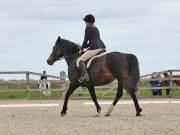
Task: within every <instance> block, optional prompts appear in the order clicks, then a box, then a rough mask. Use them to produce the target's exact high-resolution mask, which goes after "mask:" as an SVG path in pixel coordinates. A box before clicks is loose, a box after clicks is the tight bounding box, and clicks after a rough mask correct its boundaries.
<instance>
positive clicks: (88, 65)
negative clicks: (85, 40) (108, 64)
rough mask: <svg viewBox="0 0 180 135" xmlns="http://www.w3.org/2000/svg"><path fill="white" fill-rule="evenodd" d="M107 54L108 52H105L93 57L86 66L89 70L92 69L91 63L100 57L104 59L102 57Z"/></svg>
mask: <svg viewBox="0 0 180 135" xmlns="http://www.w3.org/2000/svg"><path fill="white" fill-rule="evenodd" d="M106 54H107V53H106V52H103V53H100V54H98V55H96V56H94V57H92V58H91V59H89V60H88V62H87V64H86V66H87V68H89V67H90V65H91V62H92V61H93V60H94V59H96V58H99V57H102V56H104V55H106Z"/></svg>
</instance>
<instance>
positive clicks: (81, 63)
mask: <svg viewBox="0 0 180 135" xmlns="http://www.w3.org/2000/svg"><path fill="white" fill-rule="evenodd" d="M79 68H80V70H81V78H80V79H79V81H80V82H89V81H90V78H89V75H88V72H87V69H86V64H85V62H84V61H82V60H81V61H79Z"/></svg>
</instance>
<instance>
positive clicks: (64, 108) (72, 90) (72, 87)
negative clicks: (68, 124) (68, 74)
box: [61, 82, 79, 116]
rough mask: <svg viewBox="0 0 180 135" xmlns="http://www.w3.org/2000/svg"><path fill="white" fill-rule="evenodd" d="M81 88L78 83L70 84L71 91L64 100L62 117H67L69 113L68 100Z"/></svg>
mask: <svg viewBox="0 0 180 135" xmlns="http://www.w3.org/2000/svg"><path fill="white" fill-rule="evenodd" d="M78 86H79V84H78V83H71V82H70V84H69V89H68V91H67V93H66V95H65V99H64V105H63V109H62V111H61V116H64V115H66V113H67V104H68V100H69V97H70V95H71V94H72V93H73V92H74V91H75V89H76V88H77V87H78Z"/></svg>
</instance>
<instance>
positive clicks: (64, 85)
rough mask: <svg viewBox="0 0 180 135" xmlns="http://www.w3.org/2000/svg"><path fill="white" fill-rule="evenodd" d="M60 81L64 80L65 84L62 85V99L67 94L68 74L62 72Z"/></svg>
mask: <svg viewBox="0 0 180 135" xmlns="http://www.w3.org/2000/svg"><path fill="white" fill-rule="evenodd" d="M60 80H63V81H64V82H63V83H62V85H61V86H62V88H61V89H60V92H61V93H62V98H63V99H64V98H65V95H66V92H67V82H66V72H65V71H61V72H60Z"/></svg>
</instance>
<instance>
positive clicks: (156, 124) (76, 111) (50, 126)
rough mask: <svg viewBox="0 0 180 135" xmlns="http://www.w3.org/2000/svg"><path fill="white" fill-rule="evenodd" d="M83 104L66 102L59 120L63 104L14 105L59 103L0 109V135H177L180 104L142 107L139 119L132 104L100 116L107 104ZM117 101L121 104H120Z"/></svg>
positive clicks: (81, 102)
mask: <svg viewBox="0 0 180 135" xmlns="http://www.w3.org/2000/svg"><path fill="white" fill-rule="evenodd" d="M84 102H87V101H77V100H76V101H74V100H70V101H69V106H68V108H69V110H68V114H67V115H66V116H65V117H60V111H61V109H62V104H63V101H57V100H55V101H43V100H37V101H35V100H20V101H17V100H15V101H12V100H11V101H10V100H9V101H8V100H6V101H2V100H1V101H0V105H1V104H15V103H19V104H21V103H54V104H56V103H60V107H30V108H0V135H120V134H122V135H131V134H133V135H179V134H180V104H142V105H141V107H142V109H143V112H142V117H135V109H134V105H132V104H127V105H117V106H116V107H115V109H114V111H113V113H112V115H111V116H110V117H104V116H103V114H104V113H105V112H106V111H107V109H108V107H109V105H101V107H102V115H101V117H95V114H96V109H95V106H92V105H84ZM120 102H121V101H120Z"/></svg>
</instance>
